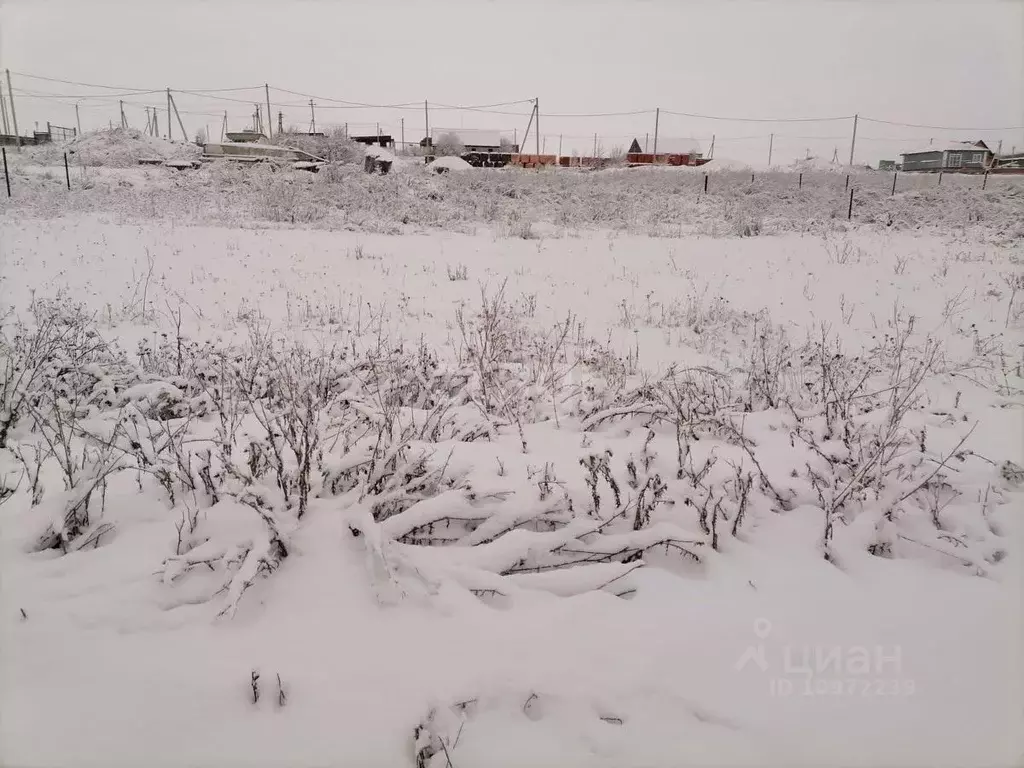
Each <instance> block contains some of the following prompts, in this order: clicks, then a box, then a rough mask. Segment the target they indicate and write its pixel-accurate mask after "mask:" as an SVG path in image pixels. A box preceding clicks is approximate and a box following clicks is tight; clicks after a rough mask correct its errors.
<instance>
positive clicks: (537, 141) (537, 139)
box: [533, 98, 540, 163]
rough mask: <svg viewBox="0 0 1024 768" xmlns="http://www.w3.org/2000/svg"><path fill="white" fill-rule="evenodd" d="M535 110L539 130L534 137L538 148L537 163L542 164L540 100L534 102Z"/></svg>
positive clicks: (536, 99)
mask: <svg viewBox="0 0 1024 768" xmlns="http://www.w3.org/2000/svg"><path fill="white" fill-rule="evenodd" d="M533 109H534V111H535V112H536V113H537V130H536V132H535V133H534V135H533V139H534V145H535V146H536V148H537V162H538V163H539V162H540V99H539V98H535V99H534V100H533Z"/></svg>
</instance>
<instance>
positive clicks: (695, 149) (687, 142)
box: [626, 136, 701, 157]
mask: <svg viewBox="0 0 1024 768" xmlns="http://www.w3.org/2000/svg"><path fill="white" fill-rule="evenodd" d="M645 143H646V144H647V146H646V147H645V146H643V144H641V143H640V140H639V139H633V143H632V144H630V145H629V149H627V150H626V154H627V155H646V154H654V152H655V149H657V152H658V154H659V155H687V156H689V157H701V152H700V146H699V145H698V144H697V142H696V141H695V140H694V139H670V138H666V137H664V136H659V137H658V146H657V148H655V146H654V137H653V136H651V137H650V138H649V139H648V140H647V141H646V142H645Z"/></svg>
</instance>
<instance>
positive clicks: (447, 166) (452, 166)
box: [427, 155, 473, 173]
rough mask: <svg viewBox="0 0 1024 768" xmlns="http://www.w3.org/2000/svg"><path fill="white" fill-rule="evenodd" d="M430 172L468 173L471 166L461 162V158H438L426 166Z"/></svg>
mask: <svg viewBox="0 0 1024 768" xmlns="http://www.w3.org/2000/svg"><path fill="white" fill-rule="evenodd" d="M427 167H428V168H430V170H432V171H435V172H438V173H442V172H446V171H469V170H472V169H473V166H472V165H470V164H469V163H467V162H466V161H465V160H463V159H462V158H461V157H455V156H454V155H453V156H451V157H439V158H437V160H435V161H434V162H432V163H431V164H430V165H428V166H427Z"/></svg>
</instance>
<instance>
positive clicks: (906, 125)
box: [860, 116, 1024, 131]
mask: <svg viewBox="0 0 1024 768" xmlns="http://www.w3.org/2000/svg"><path fill="white" fill-rule="evenodd" d="M860 119H861V120H867V121H868V122H869V123H881V124H883V125H899V126H903V127H904V128H927V129H928V130H932V131H1024V125H1011V126H1007V127H1004V128H955V127H952V126H948V125H918V124H916V123H897V122H894V121H892V120H880V119H878V118H875V117H863V116H862V117H861V118H860Z"/></svg>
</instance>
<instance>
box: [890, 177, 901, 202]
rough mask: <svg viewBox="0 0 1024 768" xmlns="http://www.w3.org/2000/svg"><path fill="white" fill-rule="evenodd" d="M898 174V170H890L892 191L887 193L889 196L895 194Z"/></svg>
mask: <svg viewBox="0 0 1024 768" xmlns="http://www.w3.org/2000/svg"><path fill="white" fill-rule="evenodd" d="M897 176H899V171H893V172H892V192H890V193H889V197H895V196H896V177H897Z"/></svg>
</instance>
